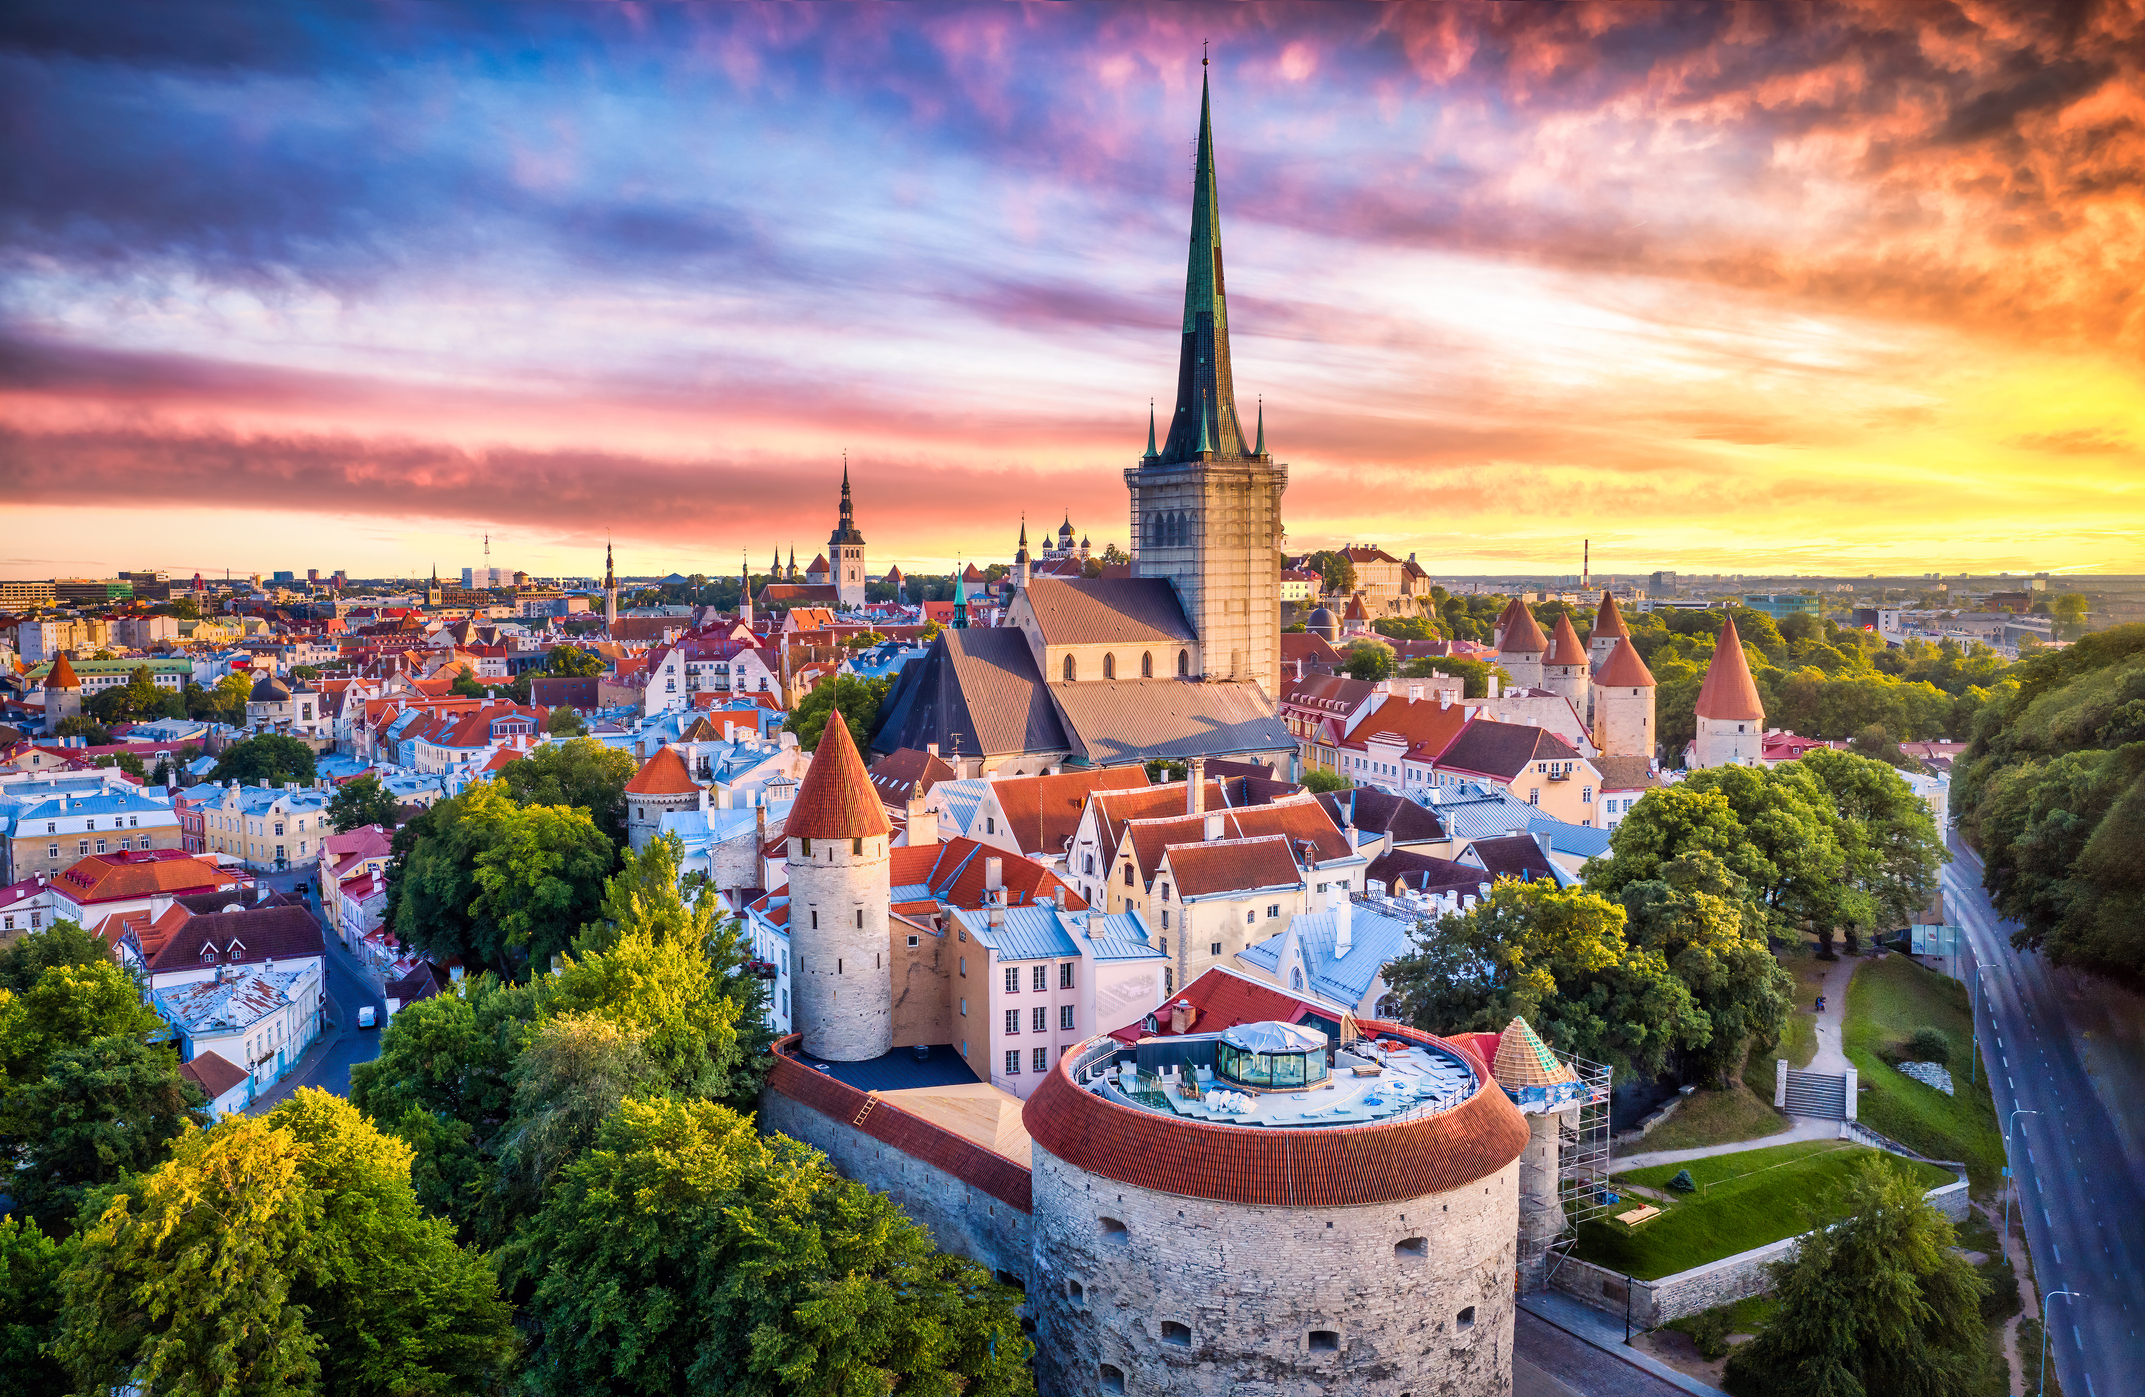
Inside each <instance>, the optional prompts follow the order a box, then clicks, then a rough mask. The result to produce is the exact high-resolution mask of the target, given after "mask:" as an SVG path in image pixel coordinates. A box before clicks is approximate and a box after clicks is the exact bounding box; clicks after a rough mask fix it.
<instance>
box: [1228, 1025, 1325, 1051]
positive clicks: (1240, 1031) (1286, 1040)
mask: <svg viewBox="0 0 2145 1397" xmlns="http://www.w3.org/2000/svg"><path fill="white" fill-rule="evenodd" d="M1221 1041H1222V1042H1224V1043H1227V1044H1228V1045H1229V1046H1230V1047H1232V1048H1246V1049H1249V1050H1250V1051H1252V1052H1255V1053H1322V1052H1324V1051H1325V1050H1326V1035H1325V1034H1323V1033H1321V1032H1319V1031H1318V1030H1317V1029H1313V1028H1305V1027H1303V1026H1302V1025H1300V1024H1292V1023H1282V1022H1281V1021H1280V1020H1278V1019H1264V1020H1261V1021H1260V1022H1258V1023H1240V1024H1231V1025H1230V1026H1229V1027H1227V1028H1225V1029H1223V1030H1222V1032H1221Z"/></svg>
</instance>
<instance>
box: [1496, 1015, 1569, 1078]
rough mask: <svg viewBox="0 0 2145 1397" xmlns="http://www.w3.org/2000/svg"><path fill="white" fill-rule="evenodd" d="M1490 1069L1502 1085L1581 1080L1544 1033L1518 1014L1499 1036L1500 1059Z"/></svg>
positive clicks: (1498, 1050) (1498, 1055) (1498, 1057)
mask: <svg viewBox="0 0 2145 1397" xmlns="http://www.w3.org/2000/svg"><path fill="white" fill-rule="evenodd" d="M1490 1072H1491V1073H1492V1074H1493V1075H1494V1076H1495V1077H1496V1078H1497V1085H1499V1086H1501V1087H1546V1086H1555V1085H1557V1084H1559V1083H1563V1082H1576V1081H1578V1080H1579V1078H1578V1077H1577V1076H1576V1075H1574V1074H1573V1072H1572V1070H1571V1068H1569V1067H1567V1066H1565V1065H1564V1064H1563V1063H1561V1062H1559V1061H1557V1055H1556V1054H1555V1053H1552V1052H1551V1051H1549V1045H1548V1044H1547V1043H1544V1042H1543V1041H1542V1039H1541V1035H1539V1034H1537V1033H1536V1032H1535V1031H1534V1029H1533V1028H1532V1027H1531V1026H1530V1025H1529V1024H1528V1023H1527V1021H1526V1020H1525V1019H1523V1018H1517V1017H1515V1018H1514V1019H1513V1020H1512V1022H1510V1023H1508V1024H1506V1025H1505V1030H1504V1033H1503V1034H1501V1035H1500V1036H1499V1037H1498V1039H1497V1060H1496V1061H1495V1062H1493V1063H1491V1064H1490Z"/></svg>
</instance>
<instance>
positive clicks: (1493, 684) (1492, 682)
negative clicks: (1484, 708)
mask: <svg viewBox="0 0 2145 1397" xmlns="http://www.w3.org/2000/svg"><path fill="white" fill-rule="evenodd" d="M1490 697H1491V698H1496V697H1497V676H1496V675H1494V674H1493V675H1491V676H1490Z"/></svg>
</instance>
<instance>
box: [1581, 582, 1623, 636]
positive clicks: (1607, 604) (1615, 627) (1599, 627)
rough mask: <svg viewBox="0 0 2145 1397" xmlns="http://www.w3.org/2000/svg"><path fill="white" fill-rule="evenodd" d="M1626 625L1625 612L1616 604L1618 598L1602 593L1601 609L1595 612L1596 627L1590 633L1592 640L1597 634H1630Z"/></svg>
mask: <svg viewBox="0 0 2145 1397" xmlns="http://www.w3.org/2000/svg"><path fill="white" fill-rule="evenodd" d="M1630 634H1631V632H1630V631H1629V630H1628V629H1626V628H1625V626H1624V613H1623V611H1622V610H1621V609H1619V608H1618V606H1617V605H1616V598H1615V597H1613V596H1611V595H1610V594H1609V593H1607V592H1603V593H1602V594H1601V609H1600V610H1599V611H1596V612H1595V613H1594V629H1593V630H1592V631H1591V632H1589V633H1588V637H1587V638H1588V639H1589V640H1591V639H1592V638H1593V637H1594V636H1597V635H1617V636H1629V635H1630Z"/></svg>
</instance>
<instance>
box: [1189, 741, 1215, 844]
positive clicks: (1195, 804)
mask: <svg viewBox="0 0 2145 1397" xmlns="http://www.w3.org/2000/svg"><path fill="white" fill-rule="evenodd" d="M1206 808H1207V759H1206V758H1205V757H1194V758H1192V759H1191V760H1190V761H1189V762H1187V763H1185V766H1184V813H1185V814H1187V815H1202V814H1205V813H1206ZM1210 837H1211V836H1210Z"/></svg>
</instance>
